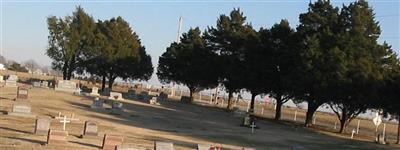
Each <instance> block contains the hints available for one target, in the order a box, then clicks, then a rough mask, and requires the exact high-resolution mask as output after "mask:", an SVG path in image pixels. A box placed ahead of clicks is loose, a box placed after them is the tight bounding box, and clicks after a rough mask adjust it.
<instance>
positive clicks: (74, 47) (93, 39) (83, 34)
mask: <svg viewBox="0 0 400 150" xmlns="http://www.w3.org/2000/svg"><path fill="white" fill-rule="evenodd" d="M47 24H48V29H49V33H50V34H49V37H48V39H49V46H48V48H47V50H46V54H47V55H48V56H49V57H50V58H51V59H52V60H53V62H52V67H53V68H54V69H56V70H60V71H62V73H63V79H64V80H70V79H71V78H72V77H73V75H74V74H90V75H92V76H97V77H99V78H101V79H102V89H104V88H105V85H106V80H107V81H108V87H109V88H110V89H111V88H112V85H113V83H114V81H115V79H116V78H122V79H123V80H137V79H139V80H148V79H149V78H150V77H151V75H152V73H153V66H152V63H151V57H150V55H148V54H147V53H146V51H145V47H144V46H143V45H142V44H141V42H140V39H139V37H138V35H137V34H136V33H135V32H134V31H133V30H132V29H131V27H130V26H129V24H128V23H127V22H126V21H125V20H124V19H123V18H121V17H116V18H111V19H109V20H104V21H102V20H98V21H94V19H93V17H91V16H89V15H88V14H87V13H85V11H84V10H83V9H82V8H81V7H77V8H76V11H75V12H73V15H72V16H66V17H65V18H57V17H55V16H51V17H49V18H47Z"/></svg>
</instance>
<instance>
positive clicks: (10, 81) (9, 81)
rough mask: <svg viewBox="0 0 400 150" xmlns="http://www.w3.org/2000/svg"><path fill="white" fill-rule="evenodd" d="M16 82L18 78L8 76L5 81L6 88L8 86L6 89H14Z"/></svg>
mask: <svg viewBox="0 0 400 150" xmlns="http://www.w3.org/2000/svg"><path fill="white" fill-rule="evenodd" d="M17 81H18V76H16V75H10V76H9V77H8V79H7V80H6V86H8V87H16V86H17Z"/></svg>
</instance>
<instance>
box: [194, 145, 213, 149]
mask: <svg viewBox="0 0 400 150" xmlns="http://www.w3.org/2000/svg"><path fill="white" fill-rule="evenodd" d="M210 149H211V145H209V144H197V150H210Z"/></svg>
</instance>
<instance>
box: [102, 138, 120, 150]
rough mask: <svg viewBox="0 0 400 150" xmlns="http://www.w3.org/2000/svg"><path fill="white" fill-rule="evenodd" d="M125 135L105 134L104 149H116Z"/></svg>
mask: <svg viewBox="0 0 400 150" xmlns="http://www.w3.org/2000/svg"><path fill="white" fill-rule="evenodd" d="M123 141H124V137H123V136H120V135H112V134H105V135H104V138H103V145H102V146H101V147H102V148H103V150H115V149H116V146H117V145H121V144H122V142H123Z"/></svg>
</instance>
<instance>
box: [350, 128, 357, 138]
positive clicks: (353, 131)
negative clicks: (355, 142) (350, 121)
mask: <svg viewBox="0 0 400 150" xmlns="http://www.w3.org/2000/svg"><path fill="white" fill-rule="evenodd" d="M354 133H356V131H355V130H354V129H353V130H352V131H351V139H353V137H354Z"/></svg>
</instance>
